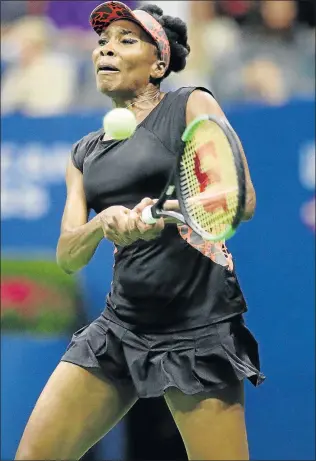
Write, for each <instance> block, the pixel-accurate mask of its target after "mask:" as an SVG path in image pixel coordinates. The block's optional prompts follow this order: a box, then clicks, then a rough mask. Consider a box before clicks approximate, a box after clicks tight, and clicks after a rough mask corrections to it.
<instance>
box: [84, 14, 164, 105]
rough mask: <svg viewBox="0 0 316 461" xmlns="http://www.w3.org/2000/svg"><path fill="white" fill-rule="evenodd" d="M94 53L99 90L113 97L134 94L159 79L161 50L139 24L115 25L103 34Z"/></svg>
mask: <svg viewBox="0 0 316 461" xmlns="http://www.w3.org/2000/svg"><path fill="white" fill-rule="evenodd" d="M98 45H99V46H98V47H97V48H96V49H95V50H94V51H93V54H92V59H93V63H94V68H95V73H96V80H97V87H98V90H99V91H101V92H102V93H104V94H107V95H109V96H115V95H120V96H122V95H126V96H128V95H132V94H135V93H137V92H138V91H139V90H141V89H143V88H145V87H146V85H147V84H148V82H149V79H150V77H157V75H156V73H157V71H158V72H159V65H158V63H159V61H158V57H157V48H156V46H155V45H154V43H153V41H152V40H151V38H150V37H149V36H148V35H147V34H146V33H145V32H144V31H143V29H142V28H141V27H139V26H138V25H137V24H135V23H133V22H131V21H126V20H119V21H114V22H112V23H111V24H110V25H109V26H108V27H107V28H106V29H105V30H104V31H103V32H102V34H101V35H100V38H99V41H98Z"/></svg>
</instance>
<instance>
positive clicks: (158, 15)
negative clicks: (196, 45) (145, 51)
mask: <svg viewBox="0 0 316 461" xmlns="http://www.w3.org/2000/svg"><path fill="white" fill-rule="evenodd" d="M137 9H138V10H142V11H146V13H148V14H150V15H151V16H153V17H154V18H155V19H156V21H158V22H159V24H160V25H161V26H162V27H163V29H164V31H165V33H166V35H167V37H168V40H169V43H170V63H169V67H168V69H167V71H166V72H165V74H164V76H163V77H162V78H161V79H155V80H154V81H153V83H155V84H156V85H158V84H160V82H161V81H162V80H163V79H165V78H166V77H168V75H170V73H171V72H180V71H181V70H183V69H184V68H185V66H186V58H187V56H188V55H189V53H190V45H189V44H188V31H187V26H186V24H185V22H183V21H182V19H180V18H175V17H173V16H167V15H164V14H163V10H162V9H161V8H159V6H157V5H143V6H141V7H140V8H137Z"/></svg>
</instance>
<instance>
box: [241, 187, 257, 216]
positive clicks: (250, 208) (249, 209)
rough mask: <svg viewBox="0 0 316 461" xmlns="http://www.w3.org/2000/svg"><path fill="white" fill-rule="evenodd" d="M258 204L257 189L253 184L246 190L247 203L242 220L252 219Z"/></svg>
mask: <svg viewBox="0 0 316 461" xmlns="http://www.w3.org/2000/svg"><path fill="white" fill-rule="evenodd" d="M256 204H257V197H256V191H255V189H254V187H253V186H252V185H251V186H250V187H248V188H247V191H246V204H245V210H244V213H243V217H242V220H243V221H250V219H252V218H253V216H254V214H255V210H256Z"/></svg>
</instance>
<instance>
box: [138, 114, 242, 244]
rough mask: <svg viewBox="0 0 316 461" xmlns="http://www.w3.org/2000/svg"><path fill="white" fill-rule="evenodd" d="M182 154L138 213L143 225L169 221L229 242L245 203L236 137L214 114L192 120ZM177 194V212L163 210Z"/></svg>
mask: <svg viewBox="0 0 316 461" xmlns="http://www.w3.org/2000/svg"><path fill="white" fill-rule="evenodd" d="M182 141H183V142H184V143H185V144H184V149H183V152H182V153H180V154H179V156H178V158H177V160H176V165H175V168H174V170H173V171H172V174H171V175H170V178H169V181H168V183H167V184H166V187H165V189H164V191H163V192H162V194H161V196H160V197H159V199H158V200H157V202H156V203H155V204H154V205H152V206H149V207H146V208H145V209H144V210H143V212H142V221H143V222H144V223H145V224H154V223H155V222H156V221H157V220H158V219H159V218H161V217H166V218H167V217H171V218H174V219H176V220H177V221H179V222H181V223H183V224H187V225H188V226H189V227H190V228H191V229H192V230H193V231H194V232H196V233H197V234H198V235H200V236H201V237H202V238H203V239H204V240H209V241H213V242H218V241H223V240H227V239H229V238H231V237H232V236H233V235H234V234H235V231H236V229H237V227H238V226H239V224H240V222H241V220H242V216H243V213H244V209H245V203H246V182H245V170H244V164H243V160H242V154H241V149H240V147H239V143H238V140H237V137H236V135H235V133H234V132H233V130H232V128H231V127H230V125H229V124H228V123H227V122H226V121H224V120H223V119H219V118H218V117H215V116H213V115H203V116H201V117H198V118H196V119H195V120H194V121H193V122H192V123H190V125H189V126H188V127H187V128H186V130H185V131H184V133H183V135H182ZM174 191H176V196H177V199H178V201H179V209H180V212H176V211H166V210H164V209H163V207H164V204H165V202H166V201H167V200H170V199H171V198H172V196H173V194H174Z"/></svg>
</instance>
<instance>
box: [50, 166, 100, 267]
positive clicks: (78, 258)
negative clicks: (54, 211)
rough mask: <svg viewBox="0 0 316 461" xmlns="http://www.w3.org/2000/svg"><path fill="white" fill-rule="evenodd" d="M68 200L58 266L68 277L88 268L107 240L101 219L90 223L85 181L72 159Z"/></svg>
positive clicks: (58, 252) (58, 253)
mask: <svg viewBox="0 0 316 461" xmlns="http://www.w3.org/2000/svg"><path fill="white" fill-rule="evenodd" d="M66 185H67V199H66V204H65V209H64V213H63V217H62V223H61V233H60V237H59V240H58V244H57V253H56V258H57V263H58V265H59V266H60V267H61V268H62V269H63V270H64V271H65V272H67V273H68V274H70V273H73V272H76V271H78V270H79V269H81V268H82V267H84V266H85V265H86V264H88V262H89V261H90V259H91V258H92V256H93V254H94V252H95V250H96V248H97V246H98V244H99V243H100V241H101V240H102V239H103V238H104V234H103V230H102V225H101V220H100V217H99V216H98V215H97V216H95V217H94V218H93V219H91V221H89V222H88V210H87V203H86V198H85V194H84V189H83V178H82V174H81V173H80V171H79V170H77V168H75V167H74V165H73V164H72V161H71V159H70V160H69V162H68V165H67V171H66Z"/></svg>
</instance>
